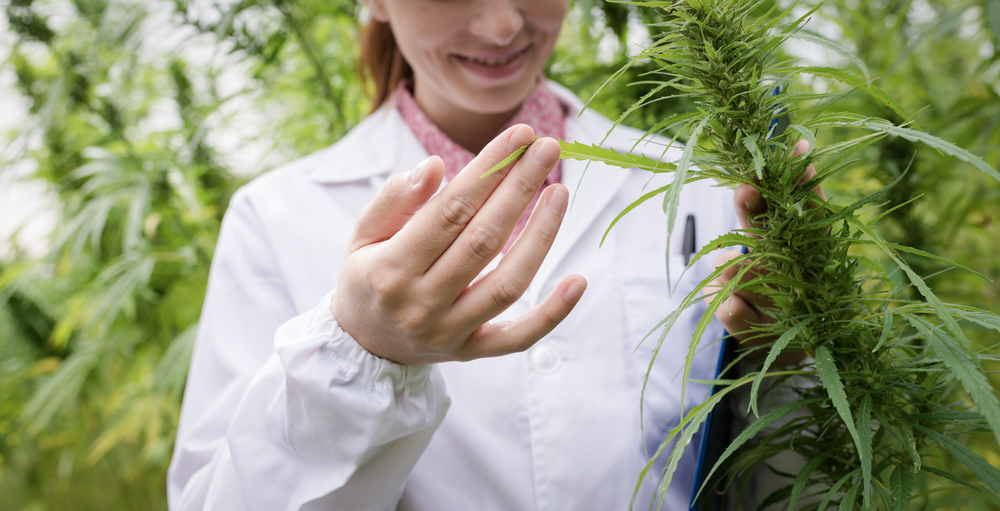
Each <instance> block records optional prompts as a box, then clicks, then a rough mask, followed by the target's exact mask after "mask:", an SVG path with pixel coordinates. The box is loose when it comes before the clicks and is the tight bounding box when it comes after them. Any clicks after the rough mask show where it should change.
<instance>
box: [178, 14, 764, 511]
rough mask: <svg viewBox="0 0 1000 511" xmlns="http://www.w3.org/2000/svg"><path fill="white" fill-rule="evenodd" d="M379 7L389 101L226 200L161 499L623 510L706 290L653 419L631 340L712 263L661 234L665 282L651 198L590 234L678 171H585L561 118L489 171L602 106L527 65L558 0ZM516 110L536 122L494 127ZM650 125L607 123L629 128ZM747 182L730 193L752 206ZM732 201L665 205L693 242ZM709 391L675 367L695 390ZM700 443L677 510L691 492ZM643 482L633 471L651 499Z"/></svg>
mask: <svg viewBox="0 0 1000 511" xmlns="http://www.w3.org/2000/svg"><path fill="white" fill-rule="evenodd" d="M368 7H369V9H370V12H371V15H372V18H373V21H372V24H371V26H369V27H368V30H367V32H366V34H367V35H366V40H365V49H364V51H363V53H364V54H365V55H366V57H365V58H366V59H367V61H366V63H367V65H368V68H369V72H373V78H374V80H375V81H376V85H377V91H378V95H377V98H376V99H377V102H378V103H379V104H380V105H381V107H380V108H379V109H378V110H377V111H375V112H374V113H373V114H372V115H371V116H370V117H369V118H368V119H366V120H365V121H364V122H363V123H361V124H360V125H359V126H358V127H357V128H356V129H354V130H353V131H352V132H351V133H350V134H348V135H347V136H346V137H345V138H344V139H342V140H341V141H340V142H338V143H337V144H335V145H334V146H332V147H330V148H327V149H325V150H323V151H320V152H318V153H315V154H312V155H310V156H307V157H305V158H302V159H300V160H298V161H295V162H292V163H291V164H288V165H286V166H284V167H282V168H280V169H277V170H274V171H272V172H269V173H268V174H266V175H264V176H262V177H260V178H258V179H257V180H255V181H254V182H253V183H251V184H249V185H247V186H246V187H244V188H243V189H241V190H240V191H239V192H238V193H237V194H236V195H235V196H234V198H233V200H232V204H231V206H230V209H229V211H228V212H227V214H226V219H225V221H224V222H223V229H222V234H221V235H220V239H219V244H218V247H217V250H216V254H215V260H214V263H213V267H212V273H211V277H210V279H209V290H208V295H207V297H206V301H205V306H204V311H203V314H202V319H201V324H200V329H199V334H198V342H197V345H196V348H195V354H194V358H193V360H192V365H191V373H190V377H189V380H188V386H187V390H186V394H185V400H184V407H183V412H182V416H181V424H180V429H179V433H178V439H177V446H176V450H175V453H174V459H173V463H172V465H171V469H170V476H169V500H170V506H171V508H172V509H195V508H197V509H262V510H274V509H300V508H303V509H314V508H316V509H379V510H381V509H418V510H421V509H433V510H442V509H481V510H482V509H487V510H488V509H613V508H619V509H621V508H626V507H627V506H628V503H629V499H630V498H631V496H632V493H633V490H634V489H635V485H636V481H637V477H638V473H639V470H640V469H641V468H642V466H644V464H645V462H646V459H647V458H646V457H647V452H648V450H655V448H656V447H657V446H658V445H659V444H660V442H661V441H662V440H663V439H664V438H665V437H666V431H667V430H668V429H669V428H670V427H672V426H673V425H675V424H676V421H677V420H678V418H679V416H680V413H681V410H680V396H679V393H680V382H679V381H678V378H677V373H678V371H679V368H680V367H681V366H682V364H683V358H684V357H683V351H684V350H686V348H687V345H688V343H689V342H690V330H691V327H692V326H693V325H694V324H695V323H696V322H697V321H698V318H699V317H700V315H701V312H702V310H694V309H689V310H688V311H686V312H685V313H684V315H683V316H682V318H681V320H680V321H679V322H678V327H677V328H675V329H674V330H673V331H672V332H671V335H670V337H668V339H667V341H666V344H665V346H666V347H667V349H666V350H664V353H661V354H660V358H659V360H658V362H657V364H658V366H657V369H656V370H655V371H653V372H652V374H650V375H649V384H648V387H647V389H646V392H645V414H644V416H643V417H642V418H640V413H639V406H638V404H639V403H638V399H637V398H638V396H639V392H640V389H641V388H642V385H643V379H644V376H645V372H646V365H647V363H648V361H649V359H650V357H651V356H652V352H651V345H652V344H653V343H652V342H650V343H647V344H643V345H641V346H640V347H639V348H638V349H637V348H636V346H637V345H638V344H639V341H640V340H641V339H642V338H643V337H644V336H645V335H646V334H647V332H648V331H649V330H650V329H652V328H653V327H654V326H655V325H656V323H657V321H658V320H660V319H661V318H662V317H664V316H665V315H666V314H668V313H669V312H670V311H671V310H673V309H674V308H675V307H676V306H677V304H678V302H679V297H683V296H684V295H685V294H686V293H687V290H689V289H690V288H691V286H693V284H694V283H695V282H697V281H698V280H699V279H701V278H702V277H703V276H704V275H706V274H707V272H709V271H710V269H711V265H710V263H708V262H704V261H705V260H703V261H702V262H699V263H698V264H697V265H696V266H695V268H693V269H692V270H690V271H688V272H687V275H686V276H684V277H683V278H682V279H681V280H680V282H679V283H678V282H676V276H678V275H681V273H682V270H683V267H684V263H683V255H684V254H681V253H680V249H681V247H683V246H684V244H683V243H682V242H681V237H682V234H681V232H679V231H680V230H678V232H675V233H673V236H674V239H673V242H672V244H671V245H670V246H671V247H672V250H673V253H671V254H670V257H669V264H670V266H671V275H672V276H674V279H675V281H674V282H672V283H671V285H676V286H678V288H677V289H676V290H675V291H674V292H673V294H671V293H670V290H669V289H668V283H667V279H666V269H665V268H664V264H663V259H664V253H665V250H666V247H667V244H666V219H665V217H664V215H663V213H662V211H660V210H659V208H658V207H657V206H656V205H654V204H652V202H653V201H651V202H650V203H647V204H645V205H643V206H641V207H639V208H637V209H636V210H635V211H633V212H632V213H630V214H629V215H628V216H626V217H625V218H624V219H623V220H622V221H621V222H620V223H619V224H618V225H617V226H616V227H615V228H614V229H613V230H612V231H611V233H610V234H609V235H608V238H607V240H606V241H605V242H604V244H603V247H602V248H600V249H598V245H599V242H600V240H601V237H602V235H603V234H604V230H605V228H606V226H608V225H609V224H610V222H611V220H612V219H613V218H614V217H615V216H616V215H617V214H618V213H619V212H620V211H621V210H622V209H624V208H625V207H626V206H627V205H628V204H629V203H630V202H631V201H633V200H634V199H635V198H636V197H638V196H639V195H640V194H641V193H643V190H644V189H647V188H648V187H650V186H661V185H662V184H663V183H667V182H669V179H670V177H669V176H656V177H655V178H654V179H653V182H652V183H651V182H650V176H649V175H648V174H647V173H643V172H640V171H638V170H632V171H628V170H622V169H617V168H611V167H606V166H603V165H598V164H592V165H591V166H590V167H589V170H588V172H587V176H586V178H585V179H582V178H583V171H584V168H585V164H583V163H581V162H575V161H566V162H563V163H561V164H560V163H559V161H558V156H559V146H558V144H557V143H556V142H555V141H554V140H552V139H550V138H541V139H539V140H537V141H535V142H534V143H532V144H531V147H530V148H529V149H528V151H527V152H526V153H525V154H524V155H523V156H522V157H521V158H520V159H519V160H518V161H517V163H516V164H514V165H512V166H509V167H508V168H507V169H505V170H504V171H501V172H498V173H496V174H494V175H491V176H489V177H487V178H485V179H482V178H481V177H480V176H482V175H483V174H484V173H485V172H486V171H487V170H489V169H490V168H491V167H493V166H494V165H495V164H496V163H497V162H499V161H502V160H503V159H504V158H506V157H507V156H508V155H510V154H511V153H512V152H513V151H514V150H516V149H517V148H519V147H521V146H523V145H525V144H528V143H531V142H532V140H533V139H534V137H535V136H536V135H544V136H555V137H563V138H565V139H567V140H576V141H580V142H584V143H599V142H600V141H601V140H602V139H604V137H605V134H606V133H607V132H608V130H609V129H610V128H611V123H610V122H609V121H608V120H606V119H604V118H602V117H600V116H599V115H597V114H595V113H593V112H589V111H588V112H584V113H582V114H580V110H581V108H582V105H581V103H580V102H579V100H577V99H576V98H575V97H574V96H573V95H572V94H571V93H569V92H568V91H566V90H565V89H563V88H561V87H559V86H558V85H556V84H553V83H551V82H547V81H545V80H544V79H540V75H541V70H542V67H543V65H544V64H545V62H546V60H547V59H548V57H549V55H550V54H551V52H552V48H553V46H554V44H555V40H556V37H557V35H558V32H559V29H560V26H561V24H562V21H563V17H564V15H565V12H566V8H567V0H454V1H441V0H369V1H368ZM390 28H391V30H390ZM410 77H412V81H410V80H409V78H410ZM519 120H528V121H529V123H531V124H532V126H531V127H528V126H526V125H523V124H517V125H513V126H510V127H507V128H506V129H504V128H505V127H506V126H508V125H511V124H513V123H515V122H518V121H519ZM533 128H534V129H533ZM497 133H499V135H497ZM640 136H641V133H640V132H637V131H635V130H631V129H625V128H621V129H617V130H615V131H614V132H613V133H612V134H611V135H610V136H609V137H608V139H607V140H608V145H610V146H612V147H615V148H617V149H619V150H623V151H627V150H629V149H631V147H632V145H633V144H634V142H635V140H636V139H638V138H639V137H640ZM463 151H465V152H463ZM648 151H649V152H650V153H651V154H653V155H655V156H659V155H660V152H661V151H662V146H660V145H653V146H650V147H649V150H648ZM430 153H434V154H440V155H442V156H444V159H442V158H441V157H439V156H430V157H428V155H429V154H430ZM477 153H478V156H477V157H475V159H472V161H471V162H468V160H469V159H470V157H471V155H472V154H477ZM676 157H677V154H675V153H672V152H671V153H670V154H667V155H666V158H668V159H670V158H676ZM466 163H467V165H466ZM459 171H460V172H459ZM443 182H446V183H447V185H446V186H443V187H442V186H441V185H442V183H443ZM539 189H542V191H541V192H540V193H537V191H538V190H539ZM648 189H651V188H648ZM570 190H572V193H571V192H570ZM754 194H755V192H753V191H752V190H741V191H739V193H738V194H737V195H738V196H739V197H740V200H737V204H738V209H739V210H740V215H741V217H742V219H743V221H744V225H745V218H746V206H745V205H744V203H748V204H749V205H753V201H752V197H754V196H755V195H754ZM732 201H733V196H732V193H731V192H727V191H726V190H722V189H718V188H712V187H710V186H709V185H708V184H707V183H704V182H701V183H695V184H692V185H689V186H686V187H685V189H684V192H683V194H682V200H681V205H680V209H679V214H680V215H681V218H686V216H687V215H691V216H693V217H694V218H695V219H696V221H697V231H696V232H697V242H698V245H697V246H700V245H701V244H704V243H706V242H707V241H709V240H711V239H714V238H715V237H716V236H718V235H720V234H722V233H724V232H727V231H729V230H731V229H733V228H735V227H737V220H736V215H734V214H733V212H732V206H731V204H732V203H733V202H732ZM570 204H572V207H571V208H570V207H569V205H570ZM529 214H530V220H529V219H528V218H527V215H529ZM560 226H561V227H560ZM557 231H558V234H557ZM512 234H513V235H512ZM515 239H516V243H515V242H514V240H515ZM501 254H502V256H501ZM497 256H501V257H499V258H497ZM558 275H568V276H566V277H563V278H561V279H560V278H557V277H556V276H558ZM584 276H586V280H585V279H584ZM587 288H589V291H588V292H587V293H586V294H584V290H585V289H587ZM334 290H335V291H334ZM744 298H747V299H750V298H751V297H733V298H732V303H731V305H730V306H724V307H723V310H726V311H729V313H728V314H723V317H722V318H721V319H723V320H724V324H725V325H726V326H729V327H730V329H731V331H739V330H742V328H739V326H740V325H741V324H743V323H745V322H746V321H750V320H754V319H756V317H755V316H754V314H755V312H754V308H753V307H752V306H751V305H749V304H748V302H746V301H744ZM574 307H575V308H576V310H575V312H574V313H573V314H570V311H571V310H573V309H574ZM722 335H723V325H717V326H715V327H713V329H712V331H710V332H707V333H706V334H705V335H704V336H703V339H702V342H703V344H704V345H705V346H706V347H704V348H702V350H701V353H700V355H699V356H698V358H697V359H696V363H695V365H694V368H693V373H692V377H694V378H707V377H711V376H712V373H713V370H714V368H715V364H716V358H717V353H718V348H717V344H718V343H714V344H713V343H711V341H712V340H715V339H718V338H719V337H721V336H722ZM501 355H505V356H501ZM456 361H463V362H461V363H458V362H456ZM706 390H707V389H706V388H704V387H697V386H694V385H691V386H689V392H688V395H687V396H686V397H685V400H684V405H685V407H690V406H693V405H695V404H697V403H699V402H701V401H702V400H703V399H704V396H705V394H706ZM689 451H690V452H688V455H687V456H685V459H684V460H682V466H681V468H680V470H679V471H678V474H679V475H678V477H677V478H676V480H675V483H674V484H673V485H672V486H671V488H670V491H669V492H668V495H667V497H666V504H665V505H666V508H667V509H680V508H682V507H681V506H687V505H688V499H689V496H690V493H689V492H690V477H691V473H692V472H693V466H694V465H693V463H694V459H695V454H696V453H694V452H693V449H689ZM660 466H662V462H661V463H660ZM654 473H658V471H654ZM685 478H687V480H685ZM654 490H655V481H646V482H644V484H643V485H642V486H641V487H640V489H639V496H638V498H639V499H640V500H639V502H643V503H642V504H641V505H642V506H645V505H646V504H645V503H646V502H648V501H649V499H651V498H653V496H654Z"/></svg>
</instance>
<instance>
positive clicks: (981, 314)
mask: <svg viewBox="0 0 1000 511" xmlns="http://www.w3.org/2000/svg"><path fill="white" fill-rule="evenodd" d="M998 1H1000V0H998ZM955 314H958V316H959V317H961V318H962V319H965V320H967V321H971V322H973V323H975V324H977V325H979V326H981V327H985V328H989V329H992V330H996V331H997V332H1000V316H998V315H996V314H993V313H991V312H986V311H980V310H977V311H966V310H957V311H955Z"/></svg>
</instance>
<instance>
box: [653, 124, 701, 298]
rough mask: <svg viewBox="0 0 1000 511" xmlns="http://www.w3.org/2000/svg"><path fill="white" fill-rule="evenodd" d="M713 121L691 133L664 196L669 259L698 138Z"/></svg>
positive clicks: (668, 269) (668, 270)
mask: <svg viewBox="0 0 1000 511" xmlns="http://www.w3.org/2000/svg"><path fill="white" fill-rule="evenodd" d="M711 121H712V116H710V115H706V116H705V118H704V119H702V120H701V122H700V123H698V126H696V127H695V128H694V131H692V132H691V136H690V137H688V142H687V145H685V146H684V150H683V151H682V152H681V157H680V159H678V160H677V167H676V168H675V169H674V181H673V183H671V186H670V188H669V189H667V193H665V194H663V211H664V212H665V213H666V214H667V257H668V258H669V257H670V254H671V250H670V240H671V239H673V236H670V234H671V233H673V232H674V223H676V220H677V207H678V206H679V205H680V202H681V189H682V188H683V185H684V180H685V179H687V173H688V170H689V168H690V167H691V159H692V158H693V157H694V150H695V147H697V146H698V137H699V136H701V132H702V130H704V129H705V126H707V125H708V123H709V122H711ZM667 285H668V286H669V285H670V265H669V264H667Z"/></svg>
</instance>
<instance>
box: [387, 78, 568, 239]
mask: <svg viewBox="0 0 1000 511" xmlns="http://www.w3.org/2000/svg"><path fill="white" fill-rule="evenodd" d="M395 94H396V106H397V108H399V113H400V114H402V116H403V120H404V121H406V124H407V125H408V126H409V127H410V130H412V131H413V134H414V135H416V137H417V140H418V141H419V142H420V144H421V145H422V146H424V149H426V150H427V152H428V153H429V154H436V155H438V156H440V157H441V159H442V160H444V169H445V170H444V173H445V178H446V179H448V180H449V181H450V180H452V179H454V178H455V176H457V175H458V173H459V172H460V171H461V170H462V169H464V168H465V166H466V165H468V164H469V162H471V161H472V159H473V158H474V157H475V155H474V154H472V153H471V152H469V151H468V150H467V149H465V148H464V147H462V146H460V145H458V144H457V143H455V141H453V140H452V139H450V138H448V135H445V134H444V132H442V131H441V130H440V129H438V127H437V126H436V125H435V124H434V123H433V122H431V120H430V119H429V118H428V117H427V115H426V114H424V112H423V110H421V109H420V107H419V106H418V105H417V102H416V101H415V100H414V99H413V95H412V94H411V93H410V90H409V87H408V85H407V84H406V83H401V84H400V85H399V87H398V88H397V89H396V91H395ZM565 117H566V110H565V108H564V107H563V105H562V103H560V102H559V98H557V97H556V95H555V94H554V93H553V92H552V91H551V90H550V89H549V88H548V86H547V85H546V81H545V79H544V78H539V80H538V85H537V86H536V87H535V90H534V91H532V92H531V95H530V96H528V99H526V100H525V101H524V104H522V105H521V109H520V110H518V111H517V113H516V114H514V117H513V118H512V119H511V120H510V122H508V123H507V124H506V125H505V126H504V127H503V129H501V130H500V131H501V132H502V131H503V130H505V129H507V128H509V127H511V126H513V125H515V124H527V125H528V126H531V128H532V129H533V130H535V136H536V137H552V138H554V139H556V140H561V139H562V138H563V124H564V121H565ZM561 180H562V171H561V162H556V165H555V167H553V168H552V171H551V172H549V177H548V178H546V179H545V182H544V183H543V184H542V186H541V187H540V188H539V190H538V193H537V194H535V197H534V198H533V199H531V203H530V204H529V205H528V209H526V210H525V211H524V214H523V215H521V218H520V219H519V220H518V222H517V226H516V227H514V232H512V233H511V235H510V239H508V240H507V244H506V245H505V246H504V248H503V252H504V253H506V252H507V249H509V248H510V246H511V245H512V244H513V243H514V240H515V239H517V235H518V234H520V233H521V231H522V230H523V229H524V226H525V225H526V224H527V223H528V216H529V215H530V214H531V211H532V210H534V209H535V203H537V202H538V196H539V195H540V194H541V193H542V190H544V189H545V187H547V186H549V185H551V184H554V183H559V182H560V181H561Z"/></svg>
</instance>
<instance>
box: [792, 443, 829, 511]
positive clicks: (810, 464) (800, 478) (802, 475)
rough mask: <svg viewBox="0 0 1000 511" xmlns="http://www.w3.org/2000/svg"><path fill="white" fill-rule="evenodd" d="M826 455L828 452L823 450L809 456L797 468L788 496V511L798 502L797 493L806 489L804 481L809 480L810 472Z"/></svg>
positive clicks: (799, 493)
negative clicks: (797, 471)
mask: <svg viewBox="0 0 1000 511" xmlns="http://www.w3.org/2000/svg"><path fill="white" fill-rule="evenodd" d="M828 457H830V453H829V452H825V453H823V454H820V455H819V456H816V457H814V458H810V459H809V461H807V462H806V464H805V466H803V467H802V469H801V470H799V473H798V475H796V476H795V480H794V481H793V482H792V493H791V494H790V495H789V496H788V511H795V504H798V502H799V495H802V490H805V489H806V483H808V482H809V478H810V477H812V473H813V472H814V471H816V467H818V466H819V464H820V463H823V462H824V461H826V459H827V458H828Z"/></svg>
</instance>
